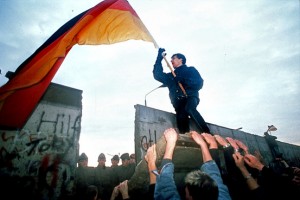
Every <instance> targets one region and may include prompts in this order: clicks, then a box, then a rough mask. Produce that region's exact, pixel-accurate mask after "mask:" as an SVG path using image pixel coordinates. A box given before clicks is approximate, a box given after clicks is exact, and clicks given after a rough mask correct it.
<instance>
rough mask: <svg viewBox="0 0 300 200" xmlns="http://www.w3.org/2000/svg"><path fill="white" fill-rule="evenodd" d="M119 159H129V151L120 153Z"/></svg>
mask: <svg viewBox="0 0 300 200" xmlns="http://www.w3.org/2000/svg"><path fill="white" fill-rule="evenodd" d="M121 159H122V160H130V157H129V153H123V154H122V155H121Z"/></svg>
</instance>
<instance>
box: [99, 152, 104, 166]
mask: <svg viewBox="0 0 300 200" xmlns="http://www.w3.org/2000/svg"><path fill="white" fill-rule="evenodd" d="M105 162H106V157H105V155H104V153H100V155H99V156H98V166H105Z"/></svg>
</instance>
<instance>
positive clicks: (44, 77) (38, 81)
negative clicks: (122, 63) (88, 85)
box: [0, 0, 156, 129]
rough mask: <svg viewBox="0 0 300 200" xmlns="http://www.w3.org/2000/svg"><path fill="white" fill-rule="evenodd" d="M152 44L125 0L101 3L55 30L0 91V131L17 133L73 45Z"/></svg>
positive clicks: (148, 34)
mask: <svg viewBox="0 0 300 200" xmlns="http://www.w3.org/2000/svg"><path fill="white" fill-rule="evenodd" d="M131 39H135V40H144V41H148V42H153V43H154V45H156V43H155V41H154V39H153V38H152V36H151V34H150V33H149V31H148V30H147V28H146V27H145V26H144V24H143V22H142V21H141V20H140V18H139V16H138V15H137V13H136V12H135V11H134V9H133V8H132V7H131V6H130V4H129V3H128V2H127V1H126V0H104V1H102V2H100V3H99V4H98V5H96V6H95V7H93V8H91V9H89V10H87V11H85V12H83V13H81V14H79V15H78V16H76V17H74V18H73V19H71V20H70V21H68V22H67V23H66V24H64V25H63V26H62V27H61V28H60V29H58V30H57V31H56V32H55V33H54V34H53V35H52V36H51V37H50V38H49V39H48V40H47V41H46V42H45V43H44V44H43V45H42V46H41V47H39V48H38V49H37V50H36V51H35V52H34V54H32V55H31V56H30V57H29V58H28V59H27V60H25V61H24V62H23V63H22V64H21V65H20V66H19V67H18V68H17V70H16V71H15V73H14V75H13V77H12V78H11V79H10V80H9V81H8V82H7V83H6V84H5V85H3V86H2V87H1V88H0V128H1V129H21V128H22V127H23V126H24V125H25V123H26V121H27V119H28V118H29V117H30V115H31V113H32V112H33V110H34V109H35V107H36V105H37V103H38V102H39V100H40V99H41V97H42V96H43V94H44V92H45V91H46V89H47V88H48V86H49V84H50V82H51V80H52V79H53V77H54V75H55V73H56V72H57V70H58V69H59V67H60V65H61V64H62V62H63V61H64V59H65V57H66V56H67V54H68V52H69V51H70V50H71V48H72V47H73V46H74V45H75V44H79V45H101V44H113V43H118V42H122V41H127V40H131Z"/></svg>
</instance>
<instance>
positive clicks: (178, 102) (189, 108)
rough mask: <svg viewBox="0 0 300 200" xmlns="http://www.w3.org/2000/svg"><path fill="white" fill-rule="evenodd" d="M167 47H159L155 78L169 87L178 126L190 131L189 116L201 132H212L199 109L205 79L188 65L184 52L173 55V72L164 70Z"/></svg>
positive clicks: (183, 131) (183, 130)
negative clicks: (162, 62)
mask: <svg viewBox="0 0 300 200" xmlns="http://www.w3.org/2000/svg"><path fill="white" fill-rule="evenodd" d="M164 55H165V49H163V48H159V50H158V55H157V58H156V62H155V64H154V69H153V76H154V79H155V80H157V81H159V82H161V83H163V85H164V86H166V87H168V89H169V97H170V100H171V103H172V105H173V107H174V109H175V112H176V120H177V127H178V129H179V132H180V133H182V134H184V133H187V132H189V131H190V128H189V117H191V118H192V119H193V120H194V121H195V123H196V124H197V126H198V128H199V130H200V132H205V133H211V132H210V130H209V128H208V126H207V124H206V122H205V121H204V119H203V117H202V116H201V115H200V113H199V112H198V111H197V106H198V104H199V102H200V98H199V90H200V89H201V88H202V86H203V79H202V77H201V75H200V73H199V72H198V71H197V69H196V68H195V67H188V66H187V65H186V58H185V56H184V55H183V54H180V53H176V54H174V55H173V56H172V57H171V63H172V65H173V68H174V69H175V70H174V74H173V73H171V72H170V73H165V72H163V67H162V64H161V61H162V59H163V58H164Z"/></svg>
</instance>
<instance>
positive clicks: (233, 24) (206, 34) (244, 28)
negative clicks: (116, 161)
mask: <svg viewBox="0 0 300 200" xmlns="http://www.w3.org/2000/svg"><path fill="white" fill-rule="evenodd" d="M99 2H100V1H97V0H76V1H74V0H63V1H61V0H43V1H40V0H26V1H24V0H0V19H1V20H0V27H1V28H0V58H1V59H0V69H1V71H2V74H1V76H0V85H3V84H4V83H5V82H6V81H7V79H6V78H5V77H4V75H5V73H6V72H7V71H15V69H16V68H17V67H18V66H19V65H20V64H21V63H22V62H23V61H24V60H25V59H27V58H28V57H29V56H30V55H31V54H32V53H33V52H34V51H35V50H36V49H37V48H38V47H39V46H40V45H42V44H43V43H44V42H45V41H46V40H47V39H48V38H49V37H50V36H51V35H52V34H53V33H54V32H55V31H56V30H57V29H58V28H59V27H61V26H62V25H63V24H64V23H66V22H67V21H69V20H70V19H71V18H73V17H75V16H76V15H77V14H79V13H81V12H83V11H85V10H86V9H89V8H91V7H93V6H95V5H96V4H98V3H99ZM129 3H130V4H131V6H132V7H133V8H134V10H135V11H136V12H137V14H138V15H139V16H140V18H141V20H142V21H143V22H144V24H145V25H146V27H147V28H148V30H149V31H150V33H151V34H152V36H153V37H154V39H155V40H156V42H157V43H158V45H159V46H160V47H164V48H165V49H166V50H167V58H168V60H170V56H171V55H172V54H173V53H178V52H180V53H183V54H185V56H186V58H187V65H190V66H195V67H196V68H197V69H198V71H199V72H200V73H201V75H202V77H203V78H204V80H205V82H204V87H203V89H202V90H201V92H200V99H201V102H200V104H199V106H198V110H199V111H200V113H201V114H202V116H203V117H204V119H205V120H206V121H207V122H209V123H213V124H216V125H220V126H224V127H228V128H232V129H235V128H239V127H243V129H242V130H243V131H245V132H247V133H251V134H256V135H261V136H262V135H263V133H264V132H265V131H266V130H267V128H268V125H274V126H275V127H277V128H278V130H277V131H276V132H272V133H273V134H274V135H276V136H277V137H278V140H279V141H282V142H287V143H292V144H297V145H300V109H299V108H300V103H299V102H300V101H299V99H300V9H299V8H300V6H299V0H272V1H271V0H251V1H248V0H164V1H162V0H143V1H142V0H129ZM156 55H157V49H155V47H154V45H153V44H152V43H150V42H144V41H134V40H132V41H127V42H122V43H118V44H113V45H98V46H78V45H76V46H74V47H73V48H72V50H71V51H70V52H69V54H68V56H67V57H66V59H65V61H64V62H63V64H62V65H61V67H60V69H59V71H58V72H57V74H56V76H55V78H54V79H53V82H55V83H58V84H62V85H65V86H68V87H73V88H76V89H80V90H83V101H82V102H83V115H82V130H81V136H80V153H82V152H85V153H86V154H87V155H88V157H89V165H91V166H96V164H97V157H98V155H99V154H100V153H101V152H103V153H105V154H106V155H107V165H110V158H111V156H110V155H112V154H119V153H120V154H122V153H124V152H128V153H134V118H135V109H134V105H136V104H141V105H144V102H145V94H147V93H148V92H149V91H151V90H152V89H154V88H155V87H158V86H159V85H160V83H159V82H157V81H155V80H154V79H153V76H152V69H153V64H154V62H155V58H156ZM164 66H165V71H166V72H168V71H169V70H168V68H167V67H166V65H164ZM147 106H149V107H153V108H156V109H160V110H165V111H167V112H173V113H174V110H173V107H172V106H171V103H170V100H169V97H168V91H167V89H165V88H162V89H158V90H156V91H154V92H152V93H151V94H149V95H148V96H147Z"/></svg>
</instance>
